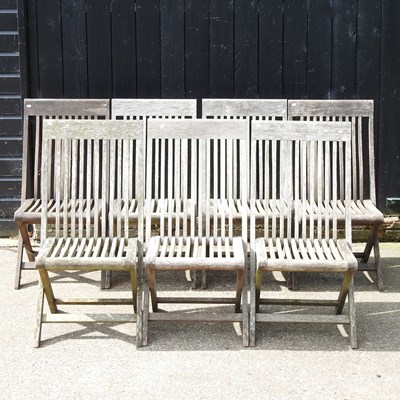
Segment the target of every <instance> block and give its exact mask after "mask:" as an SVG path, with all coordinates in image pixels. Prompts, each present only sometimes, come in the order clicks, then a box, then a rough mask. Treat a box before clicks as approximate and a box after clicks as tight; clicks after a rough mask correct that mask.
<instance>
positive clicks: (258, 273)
mask: <svg viewBox="0 0 400 400" xmlns="http://www.w3.org/2000/svg"><path fill="white" fill-rule="evenodd" d="M261 284H262V271H260V270H257V271H256V312H260V297H261Z"/></svg>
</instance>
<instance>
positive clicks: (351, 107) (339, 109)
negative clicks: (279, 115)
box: [288, 100, 374, 119]
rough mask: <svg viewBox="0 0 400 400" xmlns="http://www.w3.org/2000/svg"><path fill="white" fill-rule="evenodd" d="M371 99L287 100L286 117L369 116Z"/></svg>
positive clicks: (371, 110)
mask: <svg viewBox="0 0 400 400" xmlns="http://www.w3.org/2000/svg"><path fill="white" fill-rule="evenodd" d="M373 113H374V101H373V100H288V118H289V119H291V118H293V117H313V116H319V117H322V116H326V117H351V116H357V117H371V116H373Z"/></svg>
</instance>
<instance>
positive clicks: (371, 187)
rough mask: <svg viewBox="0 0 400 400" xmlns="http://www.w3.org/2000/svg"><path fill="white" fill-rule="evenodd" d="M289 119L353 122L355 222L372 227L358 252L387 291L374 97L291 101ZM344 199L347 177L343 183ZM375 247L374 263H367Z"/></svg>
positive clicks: (364, 268)
mask: <svg viewBox="0 0 400 400" xmlns="http://www.w3.org/2000/svg"><path fill="white" fill-rule="evenodd" d="M288 118H289V119H292V120H296V119H299V120H302V121H335V120H340V121H350V122H351V123H352V150H351V154H352V156H351V159H352V174H351V180H352V190H351V192H352V194H351V213H352V223H353V225H366V226H368V227H369V229H370V233H369V237H368V240H367V242H366V245H365V248H364V250H363V251H362V252H361V253H360V252H355V255H356V257H357V258H359V259H360V261H361V263H360V265H359V268H358V269H359V270H360V271H371V270H372V271H375V272H376V275H377V279H376V283H377V286H378V288H379V290H383V278H382V270H381V266H380V262H379V259H380V255H379V254H380V253H379V239H378V230H379V227H380V225H381V224H382V223H383V214H382V213H381V212H380V211H379V210H378V208H377V207H376V192H375V154H374V102H373V100H289V102H288ZM339 187H340V198H339V200H343V187H344V182H343V179H341V180H340V182H339ZM338 206H339V210H338V216H337V218H338V221H339V222H340V223H343V221H344V219H345V218H344V207H343V201H342V202H339V203H338ZM372 249H374V258H375V260H374V264H373V265H372V266H370V265H367V262H368V260H369V257H370V254H371V251H372Z"/></svg>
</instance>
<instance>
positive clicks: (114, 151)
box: [36, 120, 145, 346]
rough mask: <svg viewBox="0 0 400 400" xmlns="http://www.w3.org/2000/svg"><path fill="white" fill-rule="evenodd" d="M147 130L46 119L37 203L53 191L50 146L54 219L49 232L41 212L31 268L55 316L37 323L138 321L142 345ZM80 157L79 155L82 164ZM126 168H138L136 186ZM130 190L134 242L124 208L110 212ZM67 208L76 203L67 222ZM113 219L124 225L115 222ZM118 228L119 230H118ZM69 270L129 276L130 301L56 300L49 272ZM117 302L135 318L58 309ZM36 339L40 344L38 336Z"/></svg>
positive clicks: (140, 125)
mask: <svg viewBox="0 0 400 400" xmlns="http://www.w3.org/2000/svg"><path fill="white" fill-rule="evenodd" d="M144 132H145V122H144V121H115V120H114V121H112V120H104V121H102V120H96V121H81V120H79V121H65V120H62V121H61V120H60V121H59V120H51V121H44V123H43V160H42V187H41V189H42V201H43V203H44V204H48V201H49V196H50V195H51V194H52V193H51V191H49V190H48V182H49V180H48V174H49V173H51V171H52V169H53V164H52V160H51V158H50V159H49V157H48V156H47V155H48V153H49V151H50V149H53V148H55V155H56V157H55V160H54V174H55V179H54V185H55V188H54V192H55V199H54V202H55V210H54V209H53V208H51V212H52V213H54V214H55V229H54V230H53V231H48V229H47V227H48V222H49V218H48V213H49V208H48V207H42V209H41V213H42V217H41V233H42V247H41V250H40V252H39V255H38V256H37V260H36V268H37V269H38V271H39V274H40V277H41V283H42V285H43V288H44V294H45V296H46V298H47V302H48V304H49V308H50V311H51V312H52V314H51V315H47V314H44V313H43V309H41V310H40V312H41V318H40V321H39V323H40V325H42V324H43V323H66V322H97V323H102V322H135V321H138V324H137V332H136V342H137V345H139V346H140V345H141V341H142V338H141V336H142V333H141V329H142V324H141V321H139V319H140V318H141V307H142V304H141V297H142V281H141V279H142V275H141V269H142V268H143V254H141V252H143V247H141V244H138V243H142V242H143V232H142V231H143V202H144V196H143V191H144V177H143V174H144V162H143V154H144V151H145V149H144ZM133 142H135V146H134V148H135V151H134V152H133V151H132V143H133ZM82 149H84V151H82ZM119 153H121V157H119ZM78 155H80V156H82V155H84V157H83V158H84V159H82V157H81V158H79V157H78ZM117 160H118V161H119V162H120V163H121V164H122V165H121V167H120V168H118V167H116V162H117ZM131 165H135V168H136V173H135V177H134V184H132V177H131V176H129V171H130V170H131ZM126 171H128V172H126ZM117 185H119V187H116V186H117ZM130 185H131V186H132V185H133V187H134V191H133V192H132V193H133V194H134V197H135V199H136V200H137V208H138V239H134V238H129V224H128V223H127V218H128V211H127V208H125V211H124V212H122V208H121V207H120V208H119V209H118V210H119V211H120V212H119V213H117V215H116V214H115V213H114V212H110V205H114V204H115V203H118V202H125V203H126V204H127V202H128V196H129V186H130ZM84 203H85V204H87V205H90V206H87V207H86V210H87V212H84V208H83V204H84ZM67 205H73V206H72V210H73V211H72V217H71V216H70V215H71V208H69V207H67ZM111 208H112V207H111ZM77 210H78V212H77ZM115 219H117V220H122V222H121V221H119V222H117V223H116V224H114V222H115ZM115 225H117V226H119V229H118V230H116V229H115ZM69 270H77V271H81V270H83V271H85V270H89V271H90V270H126V271H128V272H129V273H130V277H131V279H130V281H131V290H132V296H131V297H130V298H127V299H114V298H109V299H107V298H101V299H85V298H75V299H69V298H62V299H59V298H56V297H55V296H54V293H53V285H52V283H51V281H50V279H49V278H48V271H69ZM120 304H121V305H127V304H129V305H132V307H133V310H132V311H133V312H135V313H136V315H134V314H133V312H132V313H131V314H126V315H125V314H122V315H121V314H93V315H92V314H89V315H88V314H83V315H74V314H72V315H71V314H59V313H57V311H58V306H70V305H120ZM139 308H140V311H139ZM39 328H40V329H41V327H39ZM39 328H37V331H39V330H40V329H39ZM36 337H38V335H36ZM36 340H37V341H40V338H39V339H36ZM38 344H39V343H38Z"/></svg>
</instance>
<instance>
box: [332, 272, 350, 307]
mask: <svg viewBox="0 0 400 400" xmlns="http://www.w3.org/2000/svg"><path fill="white" fill-rule="evenodd" d="M352 279H353V272H351V271H347V272H345V274H344V277H343V282H342V287H341V288H340V293H339V296H338V304H337V306H336V308H335V312H336V315H339V314H341V313H342V312H343V307H344V303H345V302H346V297H347V295H348V293H349V287H350V284H351V282H352Z"/></svg>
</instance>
